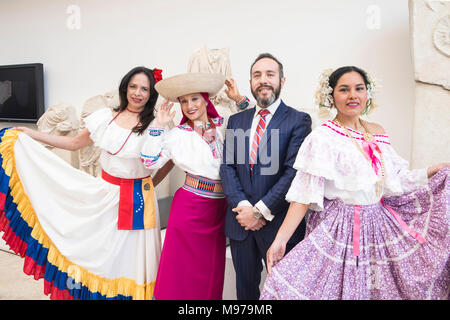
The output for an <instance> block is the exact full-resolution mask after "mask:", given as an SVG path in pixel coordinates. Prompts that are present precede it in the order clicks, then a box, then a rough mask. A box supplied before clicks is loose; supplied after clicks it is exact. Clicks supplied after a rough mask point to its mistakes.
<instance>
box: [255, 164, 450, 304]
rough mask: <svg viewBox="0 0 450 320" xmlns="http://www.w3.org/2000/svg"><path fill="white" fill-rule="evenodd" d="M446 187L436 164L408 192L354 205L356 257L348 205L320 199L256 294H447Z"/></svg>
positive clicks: (449, 197) (449, 173)
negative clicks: (297, 237)
mask: <svg viewBox="0 0 450 320" xmlns="http://www.w3.org/2000/svg"><path fill="white" fill-rule="evenodd" d="M449 189H450V170H449V169H443V170H440V171H439V172H438V173H437V174H436V175H435V176H434V177H433V178H432V179H431V180H430V181H429V183H428V185H427V186H425V187H423V188H420V189H418V190H416V191H414V192H412V193H409V194H406V195H402V196H399V197H390V198H384V199H383V201H384V203H385V205H383V204H382V203H377V204H373V205H363V206H361V208H360V209H361V210H360V213H359V216H360V230H359V232H358V236H359V243H358V244H359V255H358V258H356V256H355V255H354V249H355V241H354V237H353V235H354V232H355V228H354V219H355V206H353V205H346V204H344V203H343V202H342V201H341V200H339V199H337V200H333V201H330V200H326V199H325V202H324V210H323V211H320V212H314V211H311V212H310V214H309V217H308V222H307V230H306V232H307V233H306V236H305V239H304V240H303V241H301V242H300V243H299V244H298V245H297V246H296V247H295V248H293V249H292V250H291V251H290V252H289V253H288V254H287V255H286V256H285V257H284V258H283V259H282V260H281V261H280V262H279V263H278V264H277V265H276V266H275V267H274V268H273V269H272V274H271V275H268V276H267V279H266V282H265V284H264V289H263V291H262V293H261V297H260V298H261V299H262V300H269V299H283V300H292V299H312V300H319V299H328V300H334V299H350V300H359V299H362V300H369V299H391V300H394V299H412V300H424V299H448V297H449V290H450V261H449V252H450V231H449V223H450V217H449V216H450V210H449V207H450V192H449V191H450V190H449ZM388 208H391V209H392V210H388ZM392 211H395V212H396V214H397V217H395V216H394V214H393V213H392ZM399 217H400V218H401V219H400V220H401V221H400V222H399V219H398V218H399ZM403 221H404V222H405V224H406V225H407V227H405V225H403V226H402V223H403ZM408 227H409V230H410V233H408V232H407V230H406V229H408ZM405 228H406V229H405ZM414 231H415V232H417V236H416V238H415V237H413V236H412V235H411V234H412V233H414ZM417 238H420V239H424V240H425V242H423V241H419V240H418V239H417Z"/></svg>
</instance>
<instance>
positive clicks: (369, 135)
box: [333, 118, 385, 196]
mask: <svg viewBox="0 0 450 320" xmlns="http://www.w3.org/2000/svg"><path fill="white" fill-rule="evenodd" d="M333 121H334V122H336V123H337V124H338V125H339V126H340V127H342V129H344V131H345V133H346V135H347V136H348V137H349V138H350V139H351V140H352V141H353V142H354V144H355V145H356V147H357V148H358V150H359V151H360V152H361V153H362V154H363V156H364V158H366V160H367V161H369V164H370V166H371V167H372V168H373V165H372V161H371V159H370V158H369V156H368V155H367V153H366V152H364V150H363V149H362V148H361V146H360V145H359V143H358V142H357V141H356V139H355V137H354V136H352V135H351V133H350V131H349V130H348V129H347V127H345V126H344V125H343V124H342V123H341V122H340V121H339V120H338V119H337V118H334V120H333ZM359 123H360V124H361V126H362V127H363V128H364V131H365V133H364V135H363V138H364V140H365V141H366V142H367V143H373V141H374V137H373V134H372V133H371V132H370V131H369V130H368V129H367V127H366V125H365V124H364V123H363V122H362V121H361V119H359ZM379 155H380V164H381V170H380V171H381V178H380V180H378V181H377V188H376V193H377V196H380V195H381V193H382V191H383V186H384V180H385V170H384V161H383V155H382V153H381V150H380V152H379ZM374 170H375V168H374ZM377 175H378V174H377Z"/></svg>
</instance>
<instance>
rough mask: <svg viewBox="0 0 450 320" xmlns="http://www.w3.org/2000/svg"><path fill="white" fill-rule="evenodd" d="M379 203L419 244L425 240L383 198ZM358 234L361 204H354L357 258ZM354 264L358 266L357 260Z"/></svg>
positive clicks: (354, 249) (357, 253)
mask: <svg viewBox="0 0 450 320" xmlns="http://www.w3.org/2000/svg"><path fill="white" fill-rule="evenodd" d="M380 203H381V204H382V205H383V206H384V207H385V208H386V209H387V210H388V211H389V213H390V214H392V216H393V217H394V219H395V220H396V221H397V222H398V223H399V224H400V226H401V227H402V228H403V230H405V231H406V232H408V234H409V235H410V236H411V237H413V238H414V239H415V240H417V241H418V242H419V243H420V244H423V243H424V242H425V241H426V240H425V238H424V237H422V235H421V234H419V233H418V232H416V231H414V230H412V229H411V228H410V227H409V226H408V225H407V224H406V222H405V221H403V219H402V218H401V217H400V215H399V214H398V213H397V212H396V211H395V210H394V209H392V208H391V207H389V206H388V205H387V204H386V203H385V202H384V201H383V199H381V200H380ZM360 234H361V206H360V205H356V206H355V211H354V214H353V256H354V257H356V258H357V259H358V256H359V252H360V248H359V247H360ZM356 265H357V266H358V260H356Z"/></svg>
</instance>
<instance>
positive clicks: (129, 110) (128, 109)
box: [125, 107, 141, 113]
mask: <svg viewBox="0 0 450 320" xmlns="http://www.w3.org/2000/svg"><path fill="white" fill-rule="evenodd" d="M125 109H126V110H127V111H128V112H131V113H141V111H133V110H131V109H130V108H128V107H126V108H125Z"/></svg>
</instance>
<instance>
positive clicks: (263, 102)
mask: <svg viewBox="0 0 450 320" xmlns="http://www.w3.org/2000/svg"><path fill="white" fill-rule="evenodd" d="M261 88H268V89H271V90H272V94H271V95H270V97H268V98H261V97H259V96H258V90H259V89H261ZM251 92H252V95H253V97H254V98H255V99H256V102H257V103H258V105H259V106H260V107H266V108H267V107H268V106H270V105H271V104H272V103H274V102H275V101H276V100H277V99H278V97H279V96H280V92H281V86H278V87H277V88H274V87H272V86H269V85H260V86H259V87H258V88H256V90H253V89H251Z"/></svg>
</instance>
